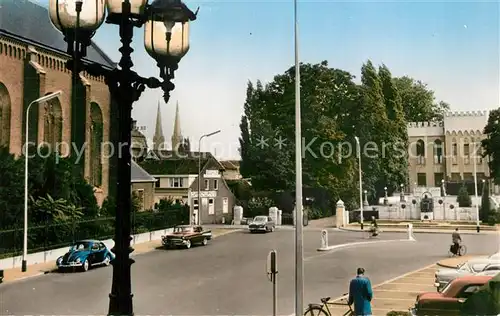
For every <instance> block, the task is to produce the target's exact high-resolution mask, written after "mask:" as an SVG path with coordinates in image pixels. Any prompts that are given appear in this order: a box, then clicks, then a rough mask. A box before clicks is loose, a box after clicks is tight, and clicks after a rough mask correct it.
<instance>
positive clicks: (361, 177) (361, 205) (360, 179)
mask: <svg viewBox="0 0 500 316" xmlns="http://www.w3.org/2000/svg"><path fill="white" fill-rule="evenodd" d="M354 139H355V140H356V151H357V153H358V173H359V210H360V217H361V229H363V228H364V227H363V221H364V216H363V209H364V207H363V176H362V169H361V144H360V143H359V138H358V136H354Z"/></svg>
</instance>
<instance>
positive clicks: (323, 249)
mask: <svg viewBox="0 0 500 316" xmlns="http://www.w3.org/2000/svg"><path fill="white" fill-rule="evenodd" d="M395 241H411V242H415V241H416V240H412V239H395V240H375V241H360V242H354V243H350V244H341V245H335V246H328V247H326V248H318V249H317V250H318V251H330V250H336V249H341V248H351V247H355V246H362V245H368V244H376V243H387V242H395Z"/></svg>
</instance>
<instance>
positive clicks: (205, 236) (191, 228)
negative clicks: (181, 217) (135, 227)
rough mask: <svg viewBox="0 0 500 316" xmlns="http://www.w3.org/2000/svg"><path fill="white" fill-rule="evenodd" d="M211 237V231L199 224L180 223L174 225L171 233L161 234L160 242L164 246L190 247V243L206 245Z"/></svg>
mask: <svg viewBox="0 0 500 316" xmlns="http://www.w3.org/2000/svg"><path fill="white" fill-rule="evenodd" d="M211 239H212V231H211V230H204V229H203V227H201V226H199V225H180V226H176V227H174V231H173V232H172V233H171V234H167V235H165V236H161V241H162V244H163V246H164V247H165V248H167V249H169V248H178V247H184V248H187V249H189V248H191V246H192V245H195V244H200V245H203V246H206V245H207V244H208V241H209V240H211Z"/></svg>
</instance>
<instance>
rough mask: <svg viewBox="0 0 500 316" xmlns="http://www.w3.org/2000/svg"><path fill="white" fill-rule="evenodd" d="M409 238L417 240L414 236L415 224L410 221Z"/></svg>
mask: <svg viewBox="0 0 500 316" xmlns="http://www.w3.org/2000/svg"><path fill="white" fill-rule="evenodd" d="M408 240H413V241H415V237H414V236H413V224H412V223H408Z"/></svg>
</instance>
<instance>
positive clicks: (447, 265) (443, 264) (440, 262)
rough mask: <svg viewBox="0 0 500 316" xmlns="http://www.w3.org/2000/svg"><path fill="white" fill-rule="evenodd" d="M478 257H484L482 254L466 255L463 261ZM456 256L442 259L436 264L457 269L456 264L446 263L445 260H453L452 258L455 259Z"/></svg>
mask: <svg viewBox="0 0 500 316" xmlns="http://www.w3.org/2000/svg"><path fill="white" fill-rule="evenodd" d="M477 257H482V256H465V257H462V258H464V260H462V261H461V262H466V261H469V260H471V259H474V258H477ZM455 258H456V257H455ZM455 258H448V259H443V260H441V261H438V262H437V263H436V265H438V266H440V267H442V268H448V269H456V267H457V266H456V265H454V266H453V265H450V264H446V263H444V262H446V261H449V260H451V259H455Z"/></svg>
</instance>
